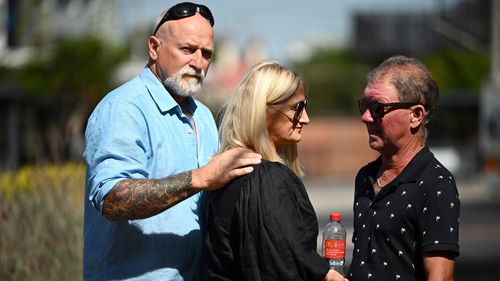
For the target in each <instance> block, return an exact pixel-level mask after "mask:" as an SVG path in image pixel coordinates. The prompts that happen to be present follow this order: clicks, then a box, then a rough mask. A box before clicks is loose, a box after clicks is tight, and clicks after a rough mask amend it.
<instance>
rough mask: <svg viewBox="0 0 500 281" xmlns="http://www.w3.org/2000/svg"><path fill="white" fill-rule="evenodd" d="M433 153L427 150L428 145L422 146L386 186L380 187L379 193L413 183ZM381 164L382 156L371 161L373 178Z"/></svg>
mask: <svg viewBox="0 0 500 281" xmlns="http://www.w3.org/2000/svg"><path fill="white" fill-rule="evenodd" d="M432 157H433V154H432V152H431V151H430V150H429V147H428V146H425V147H424V148H422V149H421V150H420V151H419V152H418V153H417V154H416V155H415V156H414V157H413V159H411V160H410V162H409V163H408V165H406V167H405V168H404V169H403V171H402V172H401V173H400V174H399V175H398V176H397V177H396V178H395V179H394V180H393V181H392V182H391V183H389V185H388V186H386V187H384V188H382V190H381V191H380V193H379V194H386V193H387V192H392V191H393V190H394V189H396V188H397V187H398V186H400V185H402V184H405V183H414V182H415V181H416V180H417V179H418V178H419V176H420V175H421V174H422V172H423V170H424V169H425V168H426V166H427V165H428V164H429V161H430V160H431V159H432ZM380 165H382V157H381V156H379V157H378V158H377V160H375V161H374V162H373V166H372V169H371V171H370V172H371V173H373V174H372V175H373V177H374V179H376V177H377V172H378V170H379V169H380Z"/></svg>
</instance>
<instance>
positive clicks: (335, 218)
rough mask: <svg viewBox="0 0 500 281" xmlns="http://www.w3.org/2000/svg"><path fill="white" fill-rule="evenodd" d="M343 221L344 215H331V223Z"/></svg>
mask: <svg viewBox="0 0 500 281" xmlns="http://www.w3.org/2000/svg"><path fill="white" fill-rule="evenodd" d="M341 220H342V215H341V214H339V213H331V214H330V221H341Z"/></svg>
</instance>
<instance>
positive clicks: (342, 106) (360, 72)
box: [294, 49, 489, 119]
mask: <svg viewBox="0 0 500 281" xmlns="http://www.w3.org/2000/svg"><path fill="white" fill-rule="evenodd" d="M384 59H385V58H381V59H380V60H377V61H369V60H366V59H360V58H358V57H357V56H356V54H354V53H352V52H351V51H350V50H348V49H345V50H338V49H332V50H325V51H322V52H318V53H317V54H316V55H315V56H313V57H312V58H311V59H310V60H309V61H306V62H302V63H298V64H296V65H295V66H294V69H296V70H297V71H298V72H299V73H300V74H302V75H303V76H304V79H305V81H306V82H307V84H308V86H309V99H310V107H309V108H308V110H309V111H310V112H311V113H312V114H334V115H337V114H342V115H345V114H347V115H353V114H357V109H356V100H357V99H358V98H359V97H360V96H361V95H362V93H363V89H364V87H365V85H366V75H367V74H368V72H370V71H371V70H372V69H373V68H375V67H376V66H377V65H378V64H379V63H381V62H382V61H383V60H384ZM417 59H419V60H421V61H422V62H424V63H425V64H426V65H427V67H428V68H429V70H430V71H431V72H432V74H433V76H434V78H435V79H436V81H437V83H438V85H439V87H440V90H441V93H442V95H443V96H446V95H452V93H453V94H456V93H457V92H459V93H460V94H461V95H474V97H475V98H477V96H478V93H479V90H480V86H481V83H482V82H483V81H484V79H485V78H486V75H487V73H488V71H489V56H488V54H484V53H471V52H466V51H462V50H457V49H447V50H444V51H440V52H436V53H432V54H428V55H426V56H423V57H418V58H417ZM457 90H458V91H457ZM467 98H470V97H467ZM451 118H452V119H453V117H451Z"/></svg>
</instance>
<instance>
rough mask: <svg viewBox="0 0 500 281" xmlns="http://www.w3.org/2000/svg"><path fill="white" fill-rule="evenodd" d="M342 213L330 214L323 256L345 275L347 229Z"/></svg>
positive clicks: (324, 239)
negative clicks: (343, 222) (343, 223)
mask: <svg viewBox="0 0 500 281" xmlns="http://www.w3.org/2000/svg"><path fill="white" fill-rule="evenodd" d="M341 221H342V215H341V214H339V213H331V214H330V222H329V223H328V224H327V225H326V226H325V228H324V230H323V257H325V258H327V259H328V261H329V262H330V268H331V269H335V270H336V271H338V272H339V273H340V274H342V275H344V262H345V245H346V243H345V239H346V230H345V227H344V225H342V222H341Z"/></svg>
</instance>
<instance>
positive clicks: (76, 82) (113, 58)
mask: <svg viewBox="0 0 500 281" xmlns="http://www.w3.org/2000/svg"><path fill="white" fill-rule="evenodd" d="M46 52H47V53H46V55H45V56H43V55H42V56H39V57H36V58H35V59H34V60H33V61H31V62H30V63H29V64H27V65H26V66H25V67H23V68H22V69H21V70H20V71H19V73H18V81H19V83H20V84H21V85H23V86H24V90H25V91H26V92H27V93H28V95H29V96H30V97H31V98H38V99H45V100H47V99H49V100H53V99H55V100H62V101H67V102H68V101H69V102H83V103H84V104H89V105H90V106H92V105H93V104H95V103H96V102H97V101H98V100H99V99H100V98H101V97H102V96H103V95H104V94H105V93H107V92H108V91H109V90H110V89H111V88H113V87H114V86H115V85H114V83H113V73H114V70H115V69H116V67H117V65H118V64H119V63H121V62H123V61H124V60H125V58H126V55H127V51H126V50H125V49H121V48H116V47H113V46H110V45H107V44H106V43H104V42H103V41H101V40H99V39H95V38H84V39H71V40H69V39H65V40H59V41H57V42H55V43H54V47H53V48H52V49H50V50H48V51H46Z"/></svg>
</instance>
